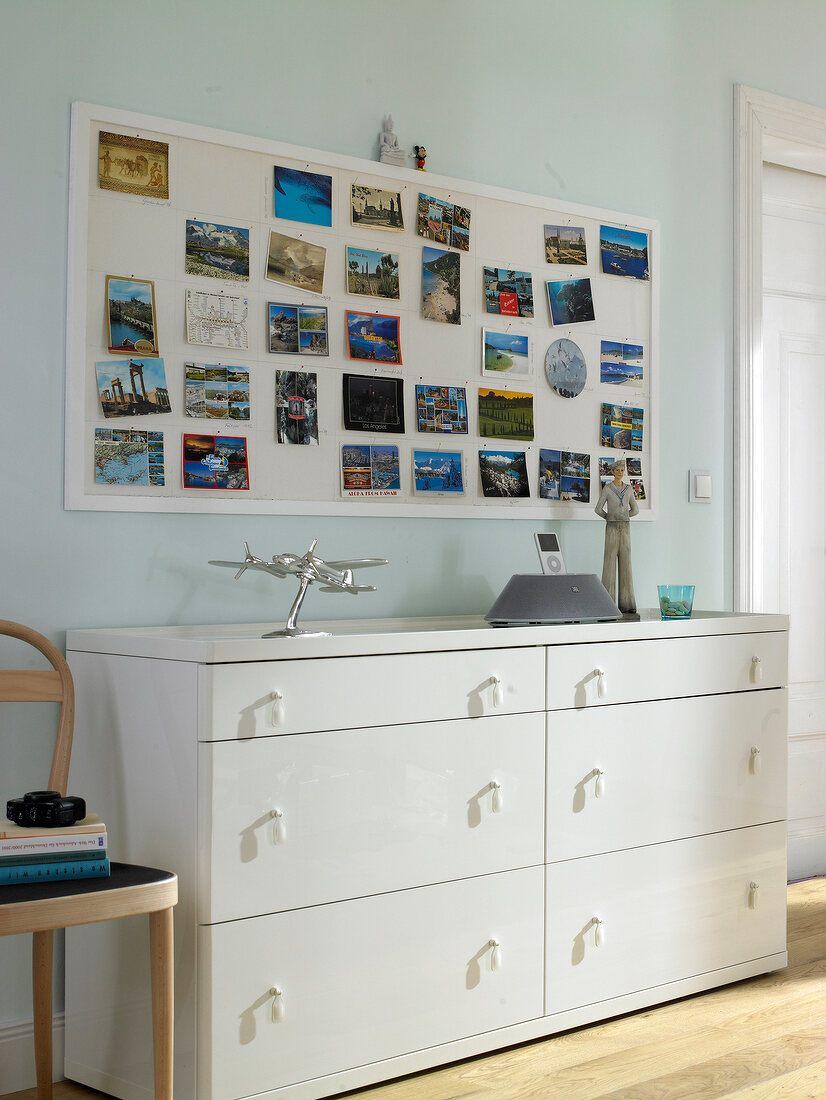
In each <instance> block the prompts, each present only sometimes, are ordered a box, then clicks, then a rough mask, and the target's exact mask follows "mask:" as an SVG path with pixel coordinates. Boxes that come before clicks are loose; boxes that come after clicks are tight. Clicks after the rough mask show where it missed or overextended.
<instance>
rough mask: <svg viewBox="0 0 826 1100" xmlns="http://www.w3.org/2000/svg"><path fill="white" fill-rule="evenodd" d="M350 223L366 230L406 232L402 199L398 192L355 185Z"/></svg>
mask: <svg viewBox="0 0 826 1100" xmlns="http://www.w3.org/2000/svg"><path fill="white" fill-rule="evenodd" d="M350 222H351V224H352V225H358V226H363V227H364V228H365V229H385V230H388V231H390V232H392V233H403V232H404V215H403V213H402V197H401V194H400V193H399V192H398V191H383V190H382V189H381V188H380V187H365V186H363V185H362V184H359V183H354V184H352V186H351V189H350Z"/></svg>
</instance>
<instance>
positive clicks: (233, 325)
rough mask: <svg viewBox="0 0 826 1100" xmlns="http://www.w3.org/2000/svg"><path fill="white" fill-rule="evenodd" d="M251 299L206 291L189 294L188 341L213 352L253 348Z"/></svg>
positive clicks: (187, 308) (187, 313) (187, 300)
mask: <svg viewBox="0 0 826 1100" xmlns="http://www.w3.org/2000/svg"><path fill="white" fill-rule="evenodd" d="M248 316H249V299H248V298H239V297H237V296H236V295H234V294H224V293H223V292H222V293H220V294H213V293H212V292H211V291H205V290H187V292H186V339H187V342H188V343H190V344H208V345H209V346H210V347H213V348H243V349H246V348H248V347H249V330H248V328H247V317H248Z"/></svg>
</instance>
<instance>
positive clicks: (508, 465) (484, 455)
mask: <svg viewBox="0 0 826 1100" xmlns="http://www.w3.org/2000/svg"><path fill="white" fill-rule="evenodd" d="M479 476H480V478H481V480H482V494H483V496H486V497H529V496H530V495H531V490H530V486H529V484H528V467H527V464H526V462H525V452H524V451H480V452H479Z"/></svg>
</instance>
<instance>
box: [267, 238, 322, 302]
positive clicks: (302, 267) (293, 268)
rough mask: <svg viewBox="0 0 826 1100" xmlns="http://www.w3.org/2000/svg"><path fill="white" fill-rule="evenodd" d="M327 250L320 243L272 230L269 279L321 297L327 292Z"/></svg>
mask: <svg viewBox="0 0 826 1100" xmlns="http://www.w3.org/2000/svg"><path fill="white" fill-rule="evenodd" d="M326 256H327V249H326V248H324V247H323V246H322V245H320V244H311V243H310V242H309V241H305V240H299V239H298V238H297V237H287V236H285V234H283V233H276V232H275V230H274V229H271V230H270V246H269V251H268V253H267V278H268V279H271V280H272V281H273V282H274V283H284V285H285V286H292V287H295V288H296V290H307V291H310V292H311V293H313V294H321V292H322V290H323V289H324V264H325V260H326Z"/></svg>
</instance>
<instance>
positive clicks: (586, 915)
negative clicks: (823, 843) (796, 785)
mask: <svg viewBox="0 0 826 1100" xmlns="http://www.w3.org/2000/svg"><path fill="white" fill-rule="evenodd" d="M751 883H755V884H756V889H754V888H752V886H751ZM547 898H548V916H547V933H546V954H545V959H546V967H547V980H546V991H545V992H546V1000H545V1011H546V1013H548V1014H551V1013H554V1012H562V1011H564V1010H566V1009H570V1008H575V1007H578V1006H580V1005H587V1004H594V1003H595V1002H597V1001H603V1000H606V999H608V998H610V997H618V996H621V995H622V994H624V993H632V992H635V991H637V990H642V989H648V988H650V987H652V986H657V985H662V984H664V983H666V982H672V981H677V980H678V979H680V978H687V977H690V976H691V975H694V974H702V973H705V972H707V971H712V970H718V969H721V968H722V967H726V966H732V965H735V964H737V963H742V962H746V961H748V960H750V959H757V958H762V957H763V956H766V955H772V954H775V953H777V952H782V951H784V950H785V947H786V829H785V825H783V824H774V825H758V826H756V827H755V828H753V829H738V830H735V831H734V832H730V833H719V834H717V835H714V836H703V837H694V838H692V839H691V840H678V841H674V842H673V843H671V844H656V845H652V846H651V847H648V848H633V849H631V850H629V851H625V852H614V853H612V854H611V855H605V856H592V857H590V858H588V859H577V860H572V861H570V862H568V863H557V864H553V865H551V866H549V867H548V869H547ZM595 919H597V920H599V921H601V922H602V923H601V924H596V923H595ZM598 929H599V930H601V932H602V942H601V944H599V945H598V944H597V939H598V936H597V931H598Z"/></svg>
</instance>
